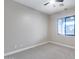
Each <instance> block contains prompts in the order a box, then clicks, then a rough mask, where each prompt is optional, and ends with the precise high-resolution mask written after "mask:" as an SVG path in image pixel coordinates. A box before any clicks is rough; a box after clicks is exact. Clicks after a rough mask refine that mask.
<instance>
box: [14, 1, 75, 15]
mask: <svg viewBox="0 0 79 59" xmlns="http://www.w3.org/2000/svg"><path fill="white" fill-rule="evenodd" d="M15 1H16V2H18V3H21V4H23V5H25V6H28V7H30V8H33V9H36V10H38V11H41V12H44V13H46V14H52V13H56V12H59V11H62V10H64V9H66V8H67V9H70V8H74V7H75V0H64V2H63V4H64V6H62V4H61V3H58V2H55V3H53V4H52V3H51V4H48V5H47V6H45V5H44V4H45V3H47V2H48V1H49V0H15ZM52 1H53V0H52ZM60 4H61V5H60Z"/></svg>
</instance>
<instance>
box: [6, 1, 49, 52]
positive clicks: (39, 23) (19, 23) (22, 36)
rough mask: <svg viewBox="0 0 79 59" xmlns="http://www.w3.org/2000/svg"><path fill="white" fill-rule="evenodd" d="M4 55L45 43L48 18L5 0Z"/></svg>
mask: <svg viewBox="0 0 79 59" xmlns="http://www.w3.org/2000/svg"><path fill="white" fill-rule="evenodd" d="M4 3H5V24H4V25H5V30H4V31H5V37H4V38H5V40H4V41H5V47H4V49H5V53H8V52H11V51H14V50H17V49H20V48H24V47H28V46H31V45H33V44H37V43H40V42H44V41H47V39H46V38H47V30H48V29H47V28H48V16H47V15H45V14H43V13H41V12H39V11H36V10H33V9H31V8H28V7H25V6H23V5H21V4H19V3H16V2H14V1H13V0H5V2H4Z"/></svg>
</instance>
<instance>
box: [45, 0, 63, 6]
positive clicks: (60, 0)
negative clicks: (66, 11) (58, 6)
mask: <svg viewBox="0 0 79 59" xmlns="http://www.w3.org/2000/svg"><path fill="white" fill-rule="evenodd" d="M63 1H64V0H53V1H52V0H50V1H49V2H47V3H45V4H44V5H48V4H50V3H51V2H63Z"/></svg>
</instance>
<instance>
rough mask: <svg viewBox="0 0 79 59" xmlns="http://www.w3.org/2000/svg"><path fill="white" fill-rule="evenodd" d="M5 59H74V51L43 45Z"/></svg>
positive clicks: (52, 45)
mask: <svg viewBox="0 0 79 59" xmlns="http://www.w3.org/2000/svg"><path fill="white" fill-rule="evenodd" d="M5 59H75V50H74V49H70V48H66V47H62V46H58V45H54V44H45V45H42V46H38V47H36V48H32V49H29V50H27V51H23V52H20V53H17V54H14V55H11V56H7V57H5Z"/></svg>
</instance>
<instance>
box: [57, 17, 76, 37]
mask: <svg viewBox="0 0 79 59" xmlns="http://www.w3.org/2000/svg"><path fill="white" fill-rule="evenodd" d="M58 34H61V35H66V36H75V16H68V17H64V18H60V19H58Z"/></svg>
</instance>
